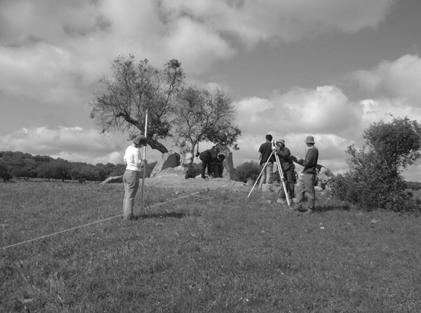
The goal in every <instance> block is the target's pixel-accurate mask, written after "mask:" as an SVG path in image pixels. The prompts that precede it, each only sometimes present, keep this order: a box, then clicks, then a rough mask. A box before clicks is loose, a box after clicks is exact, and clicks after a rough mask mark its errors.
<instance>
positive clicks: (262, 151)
mask: <svg viewBox="0 0 421 313" xmlns="http://www.w3.org/2000/svg"><path fill="white" fill-rule="evenodd" d="M265 138H266V142H264V143H262V144H261V145H260V147H259V150H258V152H259V164H260V170H261V171H262V170H263V167H264V166H265V164H266V162H267V165H266V168H265V170H264V171H263V172H262V177H261V178H260V182H259V187H262V185H263V184H271V183H272V172H273V162H274V161H275V157H274V155H272V156H271V154H272V139H273V137H272V135H270V134H267V135H266V137H265ZM269 157H270V159H269Z"/></svg>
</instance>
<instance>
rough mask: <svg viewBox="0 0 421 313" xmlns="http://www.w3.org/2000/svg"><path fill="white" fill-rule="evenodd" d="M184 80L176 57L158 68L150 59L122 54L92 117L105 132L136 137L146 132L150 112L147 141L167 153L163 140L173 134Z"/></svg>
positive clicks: (93, 105)
mask: <svg viewBox="0 0 421 313" xmlns="http://www.w3.org/2000/svg"><path fill="white" fill-rule="evenodd" d="M183 81H184V73H183V70H182V68H181V64H180V62H179V61H177V60H174V59H173V60H170V61H168V62H167V63H166V64H165V65H164V66H163V68H162V69H158V68H156V67H154V66H152V65H151V64H150V63H149V61H148V60H147V59H145V60H141V61H139V62H137V61H136V60H135V58H134V56H129V57H119V58H117V59H115V60H114V62H113V64H112V73H111V76H110V77H108V78H104V79H102V80H101V84H102V87H103V88H102V90H101V91H100V93H99V95H98V96H97V97H96V99H95V101H93V103H92V111H91V118H93V119H95V120H96V122H97V124H98V125H99V126H100V127H101V130H102V132H106V131H110V130H113V129H119V130H124V131H128V132H129V133H130V134H131V136H133V135H135V134H138V133H139V132H141V133H144V129H145V113H146V111H147V112H148V127H147V134H146V138H147V143H148V145H149V146H150V147H151V148H152V149H156V150H158V151H160V152H162V153H166V152H168V149H167V148H166V147H165V145H164V144H163V143H162V139H164V138H166V137H167V136H168V135H169V134H170V130H171V119H172V118H173V116H174V108H175V105H176V104H175V100H176V98H177V94H178V93H179V92H180V90H181V89H182V86H183Z"/></svg>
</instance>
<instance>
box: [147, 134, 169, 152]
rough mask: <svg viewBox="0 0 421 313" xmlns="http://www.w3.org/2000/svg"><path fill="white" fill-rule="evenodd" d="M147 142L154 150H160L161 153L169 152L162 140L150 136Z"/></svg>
mask: <svg viewBox="0 0 421 313" xmlns="http://www.w3.org/2000/svg"><path fill="white" fill-rule="evenodd" d="M146 142H147V144H148V145H149V146H150V147H151V148H152V149H154V150H158V151H159V152H161V153H168V149H167V148H166V147H165V146H164V145H163V144H162V143H160V142H158V141H157V140H155V139H153V138H150V137H148V138H147V139H146Z"/></svg>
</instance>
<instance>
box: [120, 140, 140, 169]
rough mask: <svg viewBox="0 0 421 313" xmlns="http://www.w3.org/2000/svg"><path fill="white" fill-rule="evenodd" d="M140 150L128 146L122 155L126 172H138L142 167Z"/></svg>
mask: <svg viewBox="0 0 421 313" xmlns="http://www.w3.org/2000/svg"><path fill="white" fill-rule="evenodd" d="M141 150H142V148H136V147H135V146H134V144H133V145H131V146H128V147H127V149H126V152H125V153H124V158H123V159H124V161H125V162H126V164H127V166H126V169H127V170H131V171H140V170H141V165H142V151H141Z"/></svg>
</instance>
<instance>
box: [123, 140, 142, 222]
mask: <svg viewBox="0 0 421 313" xmlns="http://www.w3.org/2000/svg"><path fill="white" fill-rule="evenodd" d="M145 146H146V137H144V136H137V137H135V138H134V139H133V143H132V144H131V145H130V146H128V147H127V148H126V151H125V153H124V158H123V159H124V161H125V162H126V170H125V172H124V174H123V184H124V199H123V218H124V219H134V218H135V216H134V213H133V208H134V200H135V197H136V193H137V190H138V189H139V179H140V171H141V170H142V168H143V169H144V168H145V166H144V165H145V164H143V161H142V160H143V159H142V147H145Z"/></svg>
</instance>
